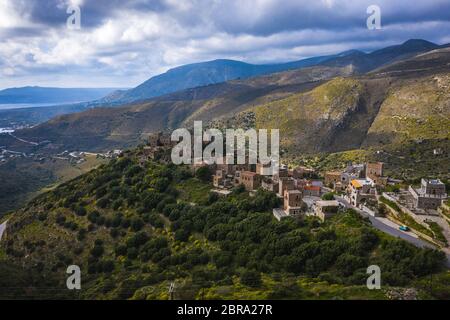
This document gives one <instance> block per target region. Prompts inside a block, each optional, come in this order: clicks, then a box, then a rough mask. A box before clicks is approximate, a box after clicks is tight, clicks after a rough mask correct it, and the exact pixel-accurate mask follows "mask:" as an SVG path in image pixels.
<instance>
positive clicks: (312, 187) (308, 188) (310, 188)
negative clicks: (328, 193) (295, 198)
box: [304, 186, 320, 191]
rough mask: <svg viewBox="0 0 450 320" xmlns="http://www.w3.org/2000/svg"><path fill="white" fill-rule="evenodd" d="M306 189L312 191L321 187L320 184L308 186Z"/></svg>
mask: <svg viewBox="0 0 450 320" xmlns="http://www.w3.org/2000/svg"><path fill="white" fill-rule="evenodd" d="M304 189H305V190H311V191H320V187H319V186H306V187H305V188H304Z"/></svg>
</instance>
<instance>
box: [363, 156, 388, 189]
mask: <svg viewBox="0 0 450 320" xmlns="http://www.w3.org/2000/svg"><path fill="white" fill-rule="evenodd" d="M366 178H368V179H371V180H372V181H373V182H374V183H375V184H377V185H381V186H384V185H386V184H387V177H384V163H383V162H368V163H367V165H366Z"/></svg>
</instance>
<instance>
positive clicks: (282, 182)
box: [278, 177, 295, 197]
mask: <svg viewBox="0 0 450 320" xmlns="http://www.w3.org/2000/svg"><path fill="white" fill-rule="evenodd" d="M294 189H295V180H294V179H293V178H289V177H283V178H281V179H279V180H278V195H279V196H280V197H283V196H284V191H285V190H294Z"/></svg>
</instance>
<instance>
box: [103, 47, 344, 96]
mask: <svg viewBox="0 0 450 320" xmlns="http://www.w3.org/2000/svg"><path fill="white" fill-rule="evenodd" d="M346 54H347V53H341V54H338V55H330V56H319V57H312V58H307V59H303V60H299V61H293V62H287V63H279V64H265V65H256V64H250V63H245V62H241V61H235V60H225V59H218V60H213V61H207V62H200V63H193V64H188V65H184V66H180V67H177V68H173V69H170V70H168V71H167V72H165V73H163V74H160V75H157V76H154V77H152V78H150V79H148V80H147V81H145V82H143V83H142V84H140V85H139V86H137V87H136V88H133V89H130V90H127V91H116V92H114V93H112V94H111V95H109V96H107V97H105V98H104V99H103V101H105V102H109V103H111V102H113V103H127V102H133V101H139V100H145V99H150V98H153V97H158V96H162V95H166V94H169V93H173V92H177V91H182V90H185V89H190V88H195V87H201V86H206V85H211V84H217V83H222V82H227V81H231V80H236V79H247V78H251V77H256V76H260V75H266V74H271V73H277V72H282V71H288V70H293V69H300V68H306V67H311V66H314V65H318V64H320V63H322V62H324V61H327V60H330V59H334V58H336V57H343V56H345V55H346Z"/></svg>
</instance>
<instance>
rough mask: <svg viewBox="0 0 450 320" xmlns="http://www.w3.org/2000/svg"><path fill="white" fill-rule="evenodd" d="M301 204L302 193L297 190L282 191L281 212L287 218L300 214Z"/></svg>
mask: <svg viewBox="0 0 450 320" xmlns="http://www.w3.org/2000/svg"><path fill="white" fill-rule="evenodd" d="M302 203H303V201H302V193H301V192H300V191H299V190H285V191H284V197H283V210H284V212H285V213H286V214H287V215H288V216H293V215H298V214H300V213H301V211H302Z"/></svg>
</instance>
